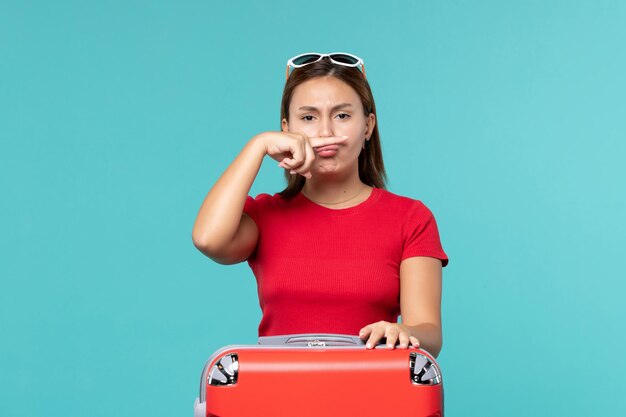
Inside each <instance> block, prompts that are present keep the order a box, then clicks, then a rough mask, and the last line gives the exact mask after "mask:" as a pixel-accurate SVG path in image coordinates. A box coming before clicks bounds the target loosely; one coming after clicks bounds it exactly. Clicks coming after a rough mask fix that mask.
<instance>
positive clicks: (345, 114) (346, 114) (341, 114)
mask: <svg viewBox="0 0 626 417" xmlns="http://www.w3.org/2000/svg"><path fill="white" fill-rule="evenodd" d="M339 116H346V117H339ZM337 117H339V118H340V119H341V120H345V119H347V118H348V117H350V115H349V114H348V113H339V114H338V115H337Z"/></svg>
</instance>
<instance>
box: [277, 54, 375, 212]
mask: <svg viewBox="0 0 626 417" xmlns="http://www.w3.org/2000/svg"><path fill="white" fill-rule="evenodd" d="M326 76H333V77H335V78H337V79H339V80H341V81H343V82H345V83H346V84H348V85H349V86H350V87H352V89H353V90H354V91H355V92H356V93H357V94H358V96H359V98H360V99H361V103H362V104H363V112H364V113H365V117H368V116H369V114H370V113H374V116H376V124H375V125H374V131H373V132H372V136H371V137H370V139H369V142H366V143H365V149H362V150H361V154H360V155H359V178H360V179H361V181H362V182H363V183H364V184H367V185H369V186H372V187H376V188H383V189H386V185H385V183H386V177H387V174H386V173H385V166H384V164H383V153H382V149H381V145H380V136H379V134H378V115H377V114H376V105H375V104H374V96H373V95H372V90H371V89H370V85H369V83H368V82H367V80H366V79H365V77H364V76H363V74H361V71H359V69H358V68H354V67H346V66H343V65H335V64H333V63H332V62H331V61H330V59H328V58H327V57H324V58H323V59H321V60H319V61H317V62H315V63H313V64H309V65H306V66H304V67H301V68H296V69H294V70H293V72H292V73H291V75H290V76H289V78H288V79H287V82H286V83H285V89H284V90H283V98H282V102H281V105H280V120H281V123H282V120H283V119H286V120H287V121H289V105H290V103H291V98H292V96H293V92H294V90H295V89H296V87H297V86H299V85H300V84H302V83H303V82H305V81H308V80H310V79H312V78H316V77H326ZM284 174H285V179H286V180H287V187H286V188H285V189H284V190H283V191H281V192H280V193H278V194H279V195H280V196H281V197H283V198H284V199H287V200H288V199H291V198H293V197H295V196H296V195H297V194H298V193H299V192H300V190H302V187H304V183H305V178H304V177H303V176H302V175H293V174H290V173H289V170H287V169H286V170H285V173H284Z"/></svg>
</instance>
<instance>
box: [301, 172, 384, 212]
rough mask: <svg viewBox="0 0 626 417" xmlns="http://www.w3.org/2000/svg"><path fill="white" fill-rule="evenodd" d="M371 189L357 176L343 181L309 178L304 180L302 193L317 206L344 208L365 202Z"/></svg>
mask: <svg viewBox="0 0 626 417" xmlns="http://www.w3.org/2000/svg"><path fill="white" fill-rule="evenodd" d="M371 188H372V187H370V186H368V185H365V184H364V183H363V182H361V180H360V178H359V177H358V175H357V176H356V177H351V178H347V179H345V180H343V181H332V180H327V179H318V178H310V179H307V180H306V182H305V184H304V187H303V188H302V193H303V194H304V196H305V197H307V198H308V199H309V200H311V201H313V202H315V203H317V204H321V205H327V206H330V207H332V208H344V206H345V207H352V206H355V205H357V204H359V203H361V202H363V201H365V200H366V199H367V197H368V196H369V194H370V193H369V190H370V189H371Z"/></svg>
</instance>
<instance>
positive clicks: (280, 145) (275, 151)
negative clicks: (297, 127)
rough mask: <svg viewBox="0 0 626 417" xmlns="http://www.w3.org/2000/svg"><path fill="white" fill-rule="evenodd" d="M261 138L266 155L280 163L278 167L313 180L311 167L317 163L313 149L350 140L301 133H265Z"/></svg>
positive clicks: (340, 137)
mask: <svg viewBox="0 0 626 417" xmlns="http://www.w3.org/2000/svg"><path fill="white" fill-rule="evenodd" d="M261 137H262V140H263V143H264V145H265V153H266V154H267V155H269V156H270V157H271V158H272V159H274V160H275V161H278V166H280V167H281V168H285V169H288V170H290V173H292V174H300V175H302V176H303V177H306V178H311V166H312V165H313V162H314V161H315V156H316V155H315V151H314V149H313V148H319V147H322V146H327V145H336V144H339V143H344V142H346V141H347V140H348V137H347V136H328V137H324V138H318V137H311V138H310V137H308V136H306V135H305V134H304V133H299V132H264V133H262V134H261Z"/></svg>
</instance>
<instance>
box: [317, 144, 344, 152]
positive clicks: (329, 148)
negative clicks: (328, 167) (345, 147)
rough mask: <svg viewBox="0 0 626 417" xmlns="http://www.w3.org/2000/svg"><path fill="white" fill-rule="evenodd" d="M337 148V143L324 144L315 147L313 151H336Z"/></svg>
mask: <svg viewBox="0 0 626 417" xmlns="http://www.w3.org/2000/svg"><path fill="white" fill-rule="evenodd" d="M337 149H339V146H337V145H326V146H322V147H319V148H315V152H317V153H320V152H324V151H336V150H337Z"/></svg>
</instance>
